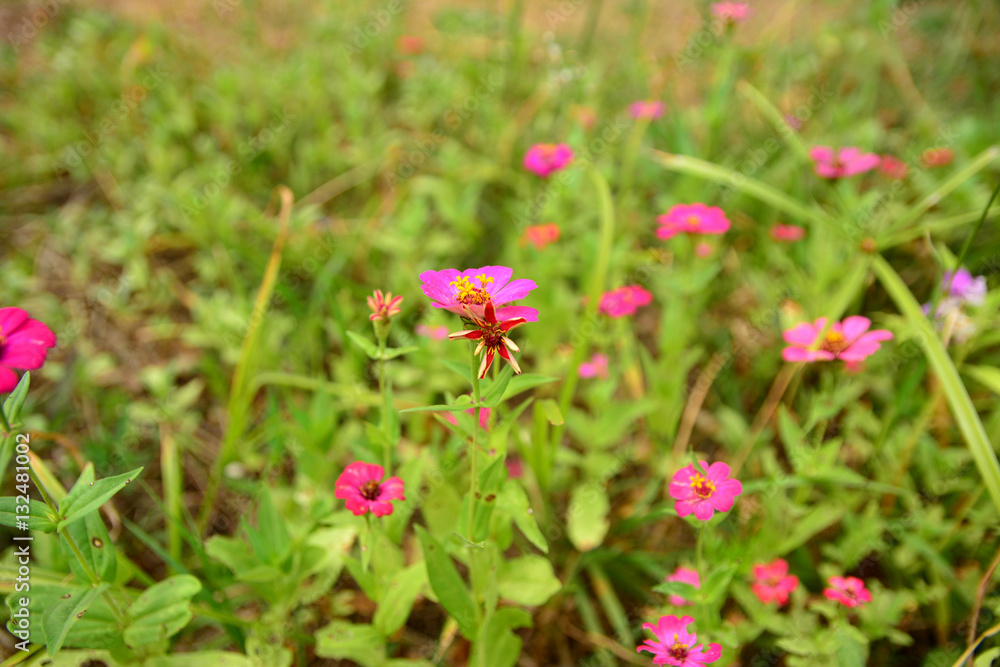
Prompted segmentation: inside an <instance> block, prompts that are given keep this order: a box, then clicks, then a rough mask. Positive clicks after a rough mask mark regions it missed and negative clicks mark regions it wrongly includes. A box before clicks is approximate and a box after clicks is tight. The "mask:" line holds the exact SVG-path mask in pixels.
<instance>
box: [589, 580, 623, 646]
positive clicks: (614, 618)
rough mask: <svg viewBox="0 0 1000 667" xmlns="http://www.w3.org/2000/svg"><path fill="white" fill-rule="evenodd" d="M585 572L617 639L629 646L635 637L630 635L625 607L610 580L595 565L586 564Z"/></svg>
mask: <svg viewBox="0 0 1000 667" xmlns="http://www.w3.org/2000/svg"><path fill="white" fill-rule="evenodd" d="M587 574H589V575H590V583H591V585H592V586H593V587H594V594H595V595H597V599H598V600H600V602H601V606H602V607H604V613H605V614H607V616H608V620H609V621H610V622H611V626H612V627H613V628H614V629H615V634H617V635H618V641H619V642H621V643H622V644H624V645H626V646H631V645H632V644H634V643H635V638H634V637H633V636H632V628H631V627H629V622H628V616H626V614H625V608H624V607H622V603H621V600H619V599H618V595H617V594H616V593H615V589H614V588H613V587H612V586H611V582H610V581H608V577H607V576H606V575H605V574H604V571H603V570H601V568H599V567H597V566H596V565H588V566H587Z"/></svg>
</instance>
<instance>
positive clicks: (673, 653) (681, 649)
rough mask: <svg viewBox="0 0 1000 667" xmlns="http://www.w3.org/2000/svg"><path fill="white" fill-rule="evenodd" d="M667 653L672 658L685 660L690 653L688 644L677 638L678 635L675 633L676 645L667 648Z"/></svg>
mask: <svg viewBox="0 0 1000 667" xmlns="http://www.w3.org/2000/svg"><path fill="white" fill-rule="evenodd" d="M667 653H668V654H669V655H670V657H671V658H676V659H677V660H684V659H685V658H687V655H688V645H687V644H682V643H681V642H680V640H679V639H678V638H677V635H674V645H673V646H671V647H670V648H668V649H667Z"/></svg>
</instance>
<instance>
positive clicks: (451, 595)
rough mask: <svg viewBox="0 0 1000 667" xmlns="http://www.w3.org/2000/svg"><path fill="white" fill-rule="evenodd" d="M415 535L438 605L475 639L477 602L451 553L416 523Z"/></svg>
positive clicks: (464, 631) (468, 636)
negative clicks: (474, 602)
mask: <svg viewBox="0 0 1000 667" xmlns="http://www.w3.org/2000/svg"><path fill="white" fill-rule="evenodd" d="M416 531H417V537H418V538H419V539H420V545H421V546H422V547H423V550H424V561H425V562H426V564H427V579H428V581H430V583H431V588H432V589H434V594H435V595H436V596H437V598H438V600H439V601H440V602H441V606H443V607H444V608H445V610H446V611H447V612H448V613H449V614H450V615H451V617H452V618H454V619H455V621H456V622H457V623H458V629H459V630H460V631H461V633H462V635H463V636H464V637H465V638H466V639H470V640H472V639H475V638H476V630H477V627H478V624H479V622H478V620H477V618H476V606H475V604H473V602H472V596H471V595H469V590H468V589H467V588H466V587H465V582H464V581H462V577H461V576H459V574H458V570H457V569H456V568H455V564H454V563H452V562H451V556H449V555H448V553H447V552H446V551H445V550H444V547H442V546H441V543H440V542H438V541H437V540H435V539H434V537H433V536H432V535H431V534H430V533H428V532H427V531H426V530H424V527H423V526H416Z"/></svg>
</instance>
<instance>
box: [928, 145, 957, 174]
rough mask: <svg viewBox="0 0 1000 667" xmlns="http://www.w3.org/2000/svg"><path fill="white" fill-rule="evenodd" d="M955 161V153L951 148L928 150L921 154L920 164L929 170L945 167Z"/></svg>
mask: <svg viewBox="0 0 1000 667" xmlns="http://www.w3.org/2000/svg"><path fill="white" fill-rule="evenodd" d="M954 159H955V151H953V150H951V149H950V148H928V149H927V150H925V151H924V152H923V153H921V154H920V162H921V164H923V165H924V166H925V167H927V168H928V169H930V168H933V167H945V166H947V165H949V164H951V163H952V161H953V160H954Z"/></svg>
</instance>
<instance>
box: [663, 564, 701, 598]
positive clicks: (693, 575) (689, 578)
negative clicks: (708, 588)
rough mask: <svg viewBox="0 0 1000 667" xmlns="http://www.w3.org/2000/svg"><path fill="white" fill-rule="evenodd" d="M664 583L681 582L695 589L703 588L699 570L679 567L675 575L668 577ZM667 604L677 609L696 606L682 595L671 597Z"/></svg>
mask: <svg viewBox="0 0 1000 667" xmlns="http://www.w3.org/2000/svg"><path fill="white" fill-rule="evenodd" d="M664 581H679V582H681V583H682V584H691V585H692V586H694V587H695V588H701V577H700V576H698V570H693V569H691V568H689V567H678V568H677V569H676V570H674V573H673V574H671V575H667V577H666V578H665V579H664ZM667 602H669V603H670V604H672V605H674V606H675V607H683V606H685V605H692V604H694V603H693V602H690V601H689V600H687V599H686V598H683V597H681V596H680V595H671V596H669V597H667Z"/></svg>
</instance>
